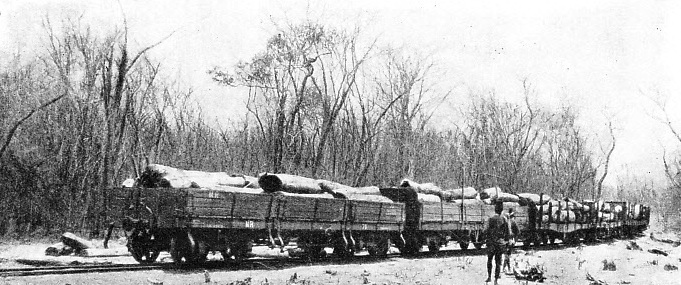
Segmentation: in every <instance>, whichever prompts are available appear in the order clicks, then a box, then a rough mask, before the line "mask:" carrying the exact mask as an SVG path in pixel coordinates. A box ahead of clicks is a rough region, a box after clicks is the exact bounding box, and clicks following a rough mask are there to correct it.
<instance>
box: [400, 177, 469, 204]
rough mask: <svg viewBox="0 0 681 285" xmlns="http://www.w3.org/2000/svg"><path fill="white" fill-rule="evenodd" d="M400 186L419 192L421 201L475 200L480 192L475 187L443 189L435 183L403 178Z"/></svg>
mask: <svg viewBox="0 0 681 285" xmlns="http://www.w3.org/2000/svg"><path fill="white" fill-rule="evenodd" d="M400 188H403V189H407V190H408V191H413V192H415V193H417V194H419V195H418V200H419V201H421V202H433V203H435V202H438V203H439V202H442V201H444V202H457V201H461V200H475V199H476V198H477V197H478V192H477V191H476V190H475V188H473V187H463V188H455V189H448V190H442V188H440V187H439V186H437V185H435V184H433V183H417V182H414V181H412V180H409V179H402V181H400Z"/></svg>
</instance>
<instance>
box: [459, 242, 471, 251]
mask: <svg viewBox="0 0 681 285" xmlns="http://www.w3.org/2000/svg"><path fill="white" fill-rule="evenodd" d="M468 245H469V243H468V242H467V241H460V242H459V247H460V248H461V249H462V250H467V249H468Z"/></svg>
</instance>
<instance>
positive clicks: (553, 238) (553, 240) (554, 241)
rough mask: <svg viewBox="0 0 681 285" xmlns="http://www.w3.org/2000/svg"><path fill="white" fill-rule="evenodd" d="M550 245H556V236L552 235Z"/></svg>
mask: <svg viewBox="0 0 681 285" xmlns="http://www.w3.org/2000/svg"><path fill="white" fill-rule="evenodd" d="M549 243H551V244H556V236H554V235H550V236H549Z"/></svg>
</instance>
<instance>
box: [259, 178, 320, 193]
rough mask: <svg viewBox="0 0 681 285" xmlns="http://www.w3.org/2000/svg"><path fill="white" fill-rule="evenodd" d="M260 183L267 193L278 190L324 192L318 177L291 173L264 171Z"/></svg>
mask: <svg viewBox="0 0 681 285" xmlns="http://www.w3.org/2000/svg"><path fill="white" fill-rule="evenodd" d="M258 184H259V185H260V187H262V189H263V190H264V191H265V192H266V193H274V192H277V191H282V192H288V193H296V194H322V193H324V190H322V187H321V186H320V185H319V181H317V179H313V178H307V177H303V176H297V175H291V174H283V173H280V174H274V173H263V174H260V176H259V177H258Z"/></svg>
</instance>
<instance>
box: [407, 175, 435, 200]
mask: <svg viewBox="0 0 681 285" xmlns="http://www.w3.org/2000/svg"><path fill="white" fill-rule="evenodd" d="M400 187H411V188H413V189H414V190H415V191H416V192H417V193H421V194H430V195H437V196H440V195H441V192H442V189H441V188H440V187H439V186H437V185H435V184H433V183H416V182H414V181H411V180H409V179H402V181H401V182H400Z"/></svg>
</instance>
